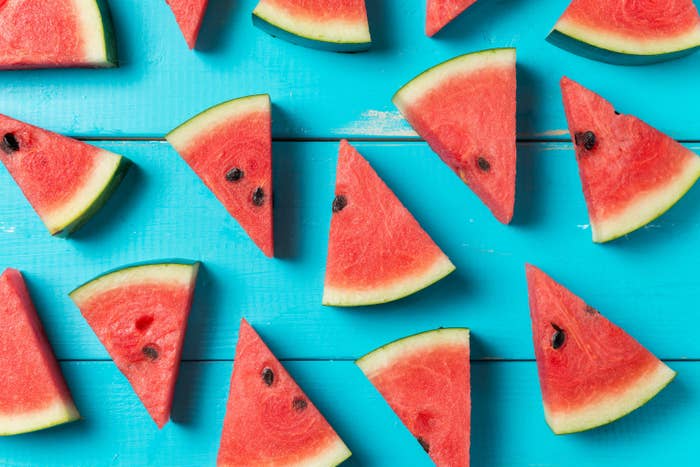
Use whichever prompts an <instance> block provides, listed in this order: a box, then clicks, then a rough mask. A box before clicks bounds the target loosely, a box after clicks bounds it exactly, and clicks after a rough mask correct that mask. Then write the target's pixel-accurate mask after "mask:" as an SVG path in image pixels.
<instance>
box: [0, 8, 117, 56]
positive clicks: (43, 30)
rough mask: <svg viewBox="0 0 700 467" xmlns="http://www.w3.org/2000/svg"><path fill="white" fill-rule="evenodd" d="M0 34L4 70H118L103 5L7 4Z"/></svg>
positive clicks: (1, 13) (1, 12)
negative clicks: (64, 68) (113, 68)
mask: <svg viewBox="0 0 700 467" xmlns="http://www.w3.org/2000/svg"><path fill="white" fill-rule="evenodd" d="M0 30H2V34H1V35H0V69H22V68H55V67H110V66H114V65H115V64H116V49H115V47H114V44H113V38H112V25H111V19H110V17H109V13H108V10H107V5H106V4H105V2H104V1H103V0H94V1H91V0H64V1H36V0H3V1H2V2H0Z"/></svg>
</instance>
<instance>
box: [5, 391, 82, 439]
mask: <svg viewBox="0 0 700 467" xmlns="http://www.w3.org/2000/svg"><path fill="white" fill-rule="evenodd" d="M79 418H80V414H79V413H78V409H76V408H75V405H74V404H73V402H72V401H70V400H68V401H64V400H56V401H55V402H53V403H52V404H51V405H49V406H48V407H46V408H43V409H39V410H34V411H31V412H24V413H15V414H3V413H0V436H7V435H16V434H20V433H28V432H30V431H37V430H41V429H44V428H50V427H52V426H56V425H60V424H62V423H68V422H72V421H75V420H78V419H79Z"/></svg>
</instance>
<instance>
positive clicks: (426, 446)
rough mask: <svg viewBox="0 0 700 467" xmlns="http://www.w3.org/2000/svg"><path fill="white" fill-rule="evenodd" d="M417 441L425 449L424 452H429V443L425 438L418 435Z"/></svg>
mask: <svg viewBox="0 0 700 467" xmlns="http://www.w3.org/2000/svg"><path fill="white" fill-rule="evenodd" d="M418 442H419V443H420V445H421V447H422V448H423V449H424V450H425V452H430V444H429V443H428V442H427V441H426V440H424V439H423V438H421V437H420V436H419V437H418Z"/></svg>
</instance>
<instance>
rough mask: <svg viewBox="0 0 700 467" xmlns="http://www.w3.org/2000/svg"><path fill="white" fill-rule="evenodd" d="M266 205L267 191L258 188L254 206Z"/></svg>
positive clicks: (255, 192) (254, 195)
mask: <svg viewBox="0 0 700 467" xmlns="http://www.w3.org/2000/svg"><path fill="white" fill-rule="evenodd" d="M264 203H265V190H263V189H262V187H257V188H256V189H255V191H254V192H253V204H254V205H256V206H262V205H263V204H264Z"/></svg>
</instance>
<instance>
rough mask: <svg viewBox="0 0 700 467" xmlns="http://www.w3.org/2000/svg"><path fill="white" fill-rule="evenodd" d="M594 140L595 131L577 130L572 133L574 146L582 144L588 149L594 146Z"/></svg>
mask: <svg viewBox="0 0 700 467" xmlns="http://www.w3.org/2000/svg"><path fill="white" fill-rule="evenodd" d="M595 141H596V138H595V133H593V132H592V131H585V132H579V133H576V134H575V135H574V142H575V143H576V146H583V147H584V148H586V150H588V151H590V150H591V149H593V148H594V147H595Z"/></svg>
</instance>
